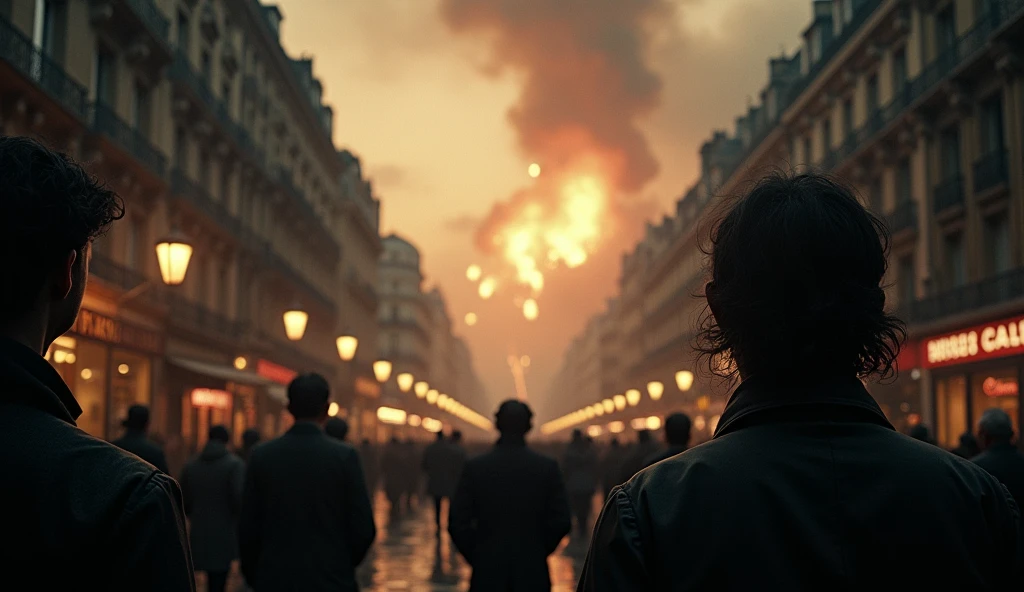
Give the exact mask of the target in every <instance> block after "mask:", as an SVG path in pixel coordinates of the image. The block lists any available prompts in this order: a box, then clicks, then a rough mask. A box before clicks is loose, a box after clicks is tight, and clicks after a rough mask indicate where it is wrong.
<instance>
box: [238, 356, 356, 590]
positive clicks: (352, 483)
mask: <svg viewBox="0 0 1024 592" xmlns="http://www.w3.org/2000/svg"><path fill="white" fill-rule="evenodd" d="M329 398H330V387H329V386H328V384H327V381H326V380H325V379H324V378H323V377H322V376H320V375H318V374H302V375H299V376H298V377H296V378H295V379H294V380H292V382H291V384H289V385H288V411H289V412H290V413H291V414H292V416H294V417H295V425H293V426H292V427H291V428H290V429H289V430H288V431H287V432H286V433H285V434H284V435H282V436H281V437H279V438H276V439H274V440H271V441H269V442H267V443H265V444H261V445H259V446H257V447H256V448H255V449H254V450H253V452H252V456H251V458H250V459H249V466H248V469H247V471H246V478H245V494H244V495H243V497H242V516H241V520H240V522H239V527H238V528H239V533H238V534H239V548H240V551H241V560H242V574H243V575H244V576H245V580H246V582H247V583H248V584H249V585H250V586H252V587H253V589H255V590H256V591H257V592H278V591H291V590H302V591H303V592H319V591H324V592H326V591H339V590H341V591H346V590H348V591H351V590H357V589H358V587H357V585H356V580H355V568H356V566H357V565H359V563H360V562H361V561H362V560H363V558H364V557H365V556H366V552H367V551H368V550H369V549H370V545H372V544H373V539H374V537H375V536H376V529H375V527H374V524H373V515H372V512H371V509H370V499H369V497H368V496H367V493H366V484H365V483H364V482H363V470H362V468H361V467H360V466H359V455H358V453H356V451H355V449H354V448H352V447H351V446H349V445H347V444H344V443H342V442H339V441H337V440H335V439H334V438H331V437H329V436H327V435H326V434H324V431H323V429H322V428H321V427H320V426H321V424H323V422H324V420H326V419H327V407H328V403H329Z"/></svg>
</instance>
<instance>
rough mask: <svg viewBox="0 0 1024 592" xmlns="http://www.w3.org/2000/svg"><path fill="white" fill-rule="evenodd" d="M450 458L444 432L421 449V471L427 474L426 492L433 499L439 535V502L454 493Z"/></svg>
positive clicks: (439, 534)
mask: <svg viewBox="0 0 1024 592" xmlns="http://www.w3.org/2000/svg"><path fill="white" fill-rule="evenodd" d="M452 460H453V458H452V450H451V447H450V446H449V444H448V442H447V441H446V440H445V438H444V432H438V433H437V439H436V440H434V441H433V442H431V443H430V445H429V446H427V448H426V450H424V451H423V472H424V473H426V474H427V494H428V495H430V497H431V498H432V499H433V500H434V523H435V524H436V525H437V536H441V509H442V506H441V503H442V501H443V500H445V499H450V498H451V496H452V495H453V494H454V493H455V485H456V482H455V480H454V479H453V474H452V471H451V463H452Z"/></svg>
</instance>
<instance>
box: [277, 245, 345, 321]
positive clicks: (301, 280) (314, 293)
mask: <svg viewBox="0 0 1024 592" xmlns="http://www.w3.org/2000/svg"><path fill="white" fill-rule="evenodd" d="M260 256H261V258H262V260H263V269H265V270H269V271H274V272H276V273H278V274H279V275H280V276H281V277H283V278H284V279H285V280H286V281H288V282H290V283H292V284H294V285H296V286H298V287H299V288H300V289H301V290H302V291H303V292H305V293H306V295H307V296H310V297H311V299H312V300H313V301H314V302H315V303H316V305H317V306H319V307H320V308H322V309H323V310H326V311H328V312H329V313H330V314H331V315H334V314H335V313H337V309H338V305H337V303H335V302H334V300H333V299H332V298H330V297H328V296H327V295H326V294H324V293H323V292H321V291H320V289H319V288H318V287H317V286H315V285H314V284H313V283H312V282H310V281H309V280H307V279H306V278H305V277H303V275H302V274H301V273H299V272H298V270H296V269H295V268H294V267H292V265H291V264H290V263H289V262H288V261H287V260H286V259H285V258H284V257H282V256H281V255H280V254H279V253H278V252H277V251H276V250H274V248H273V246H272V245H271V244H270V243H267V242H263V243H262V247H261V253H260Z"/></svg>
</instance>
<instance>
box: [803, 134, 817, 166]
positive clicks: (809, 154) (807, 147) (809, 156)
mask: <svg viewBox="0 0 1024 592" xmlns="http://www.w3.org/2000/svg"><path fill="white" fill-rule="evenodd" d="M813 153H814V143H813V142H811V136H810V135H807V136H804V154H803V156H804V164H811V163H813V162H814V158H813Z"/></svg>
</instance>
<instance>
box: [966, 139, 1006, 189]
mask: <svg viewBox="0 0 1024 592" xmlns="http://www.w3.org/2000/svg"><path fill="white" fill-rule="evenodd" d="M1009 180H1010V171H1009V168H1008V167H1007V164H1006V149H1005V148H1000V149H998V150H993V151H992V152H989V153H988V154H986V155H984V156H982V157H981V158H979V159H978V160H976V161H975V162H974V193H975V194H976V195H977V194H984V193H989V192H990V191H992V190H994V189H996V188H998V187H1005V186H1006V184H1007V183H1008V182H1009Z"/></svg>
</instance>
